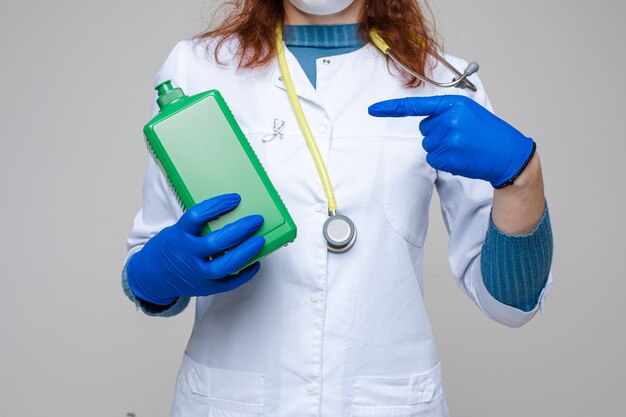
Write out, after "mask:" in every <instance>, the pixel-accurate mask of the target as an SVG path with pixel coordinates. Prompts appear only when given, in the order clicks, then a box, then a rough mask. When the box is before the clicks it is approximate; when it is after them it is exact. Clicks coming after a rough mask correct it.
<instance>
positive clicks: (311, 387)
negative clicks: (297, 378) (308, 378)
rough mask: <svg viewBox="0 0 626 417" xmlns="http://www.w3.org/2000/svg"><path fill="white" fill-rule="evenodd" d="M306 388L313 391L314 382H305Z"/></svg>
mask: <svg viewBox="0 0 626 417" xmlns="http://www.w3.org/2000/svg"><path fill="white" fill-rule="evenodd" d="M304 389H305V390H307V391H308V392H311V391H313V384H311V383H310V382H307V383H306V384H304Z"/></svg>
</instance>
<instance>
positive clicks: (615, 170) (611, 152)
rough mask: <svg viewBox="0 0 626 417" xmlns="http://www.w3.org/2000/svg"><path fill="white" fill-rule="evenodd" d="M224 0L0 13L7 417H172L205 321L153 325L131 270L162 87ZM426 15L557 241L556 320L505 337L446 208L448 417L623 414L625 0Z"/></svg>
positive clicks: (432, 285)
mask: <svg viewBox="0 0 626 417" xmlns="http://www.w3.org/2000/svg"><path fill="white" fill-rule="evenodd" d="M215 3H216V2H212V1H206V0H188V1H164V0H149V1H148V0H133V1H120V0H116V1H107V2H93V1H77V0H74V1H71V0H59V1H54V2H46V1H32V0H31V1H20V2H17V1H13V2H9V1H3V2H2V4H1V5H2V7H1V12H0V34H1V36H0V45H1V46H0V51H1V52H2V55H1V57H0V63H1V64H0V80H1V82H2V88H1V89H0V91H1V93H2V95H3V99H2V100H1V102H0V138H1V140H2V150H1V151H0V178H2V205H1V210H2V211H1V215H0V236H1V237H0V239H1V241H0V242H1V243H0V245H1V246H0V256H1V260H0V277H1V281H0V285H1V288H0V309H1V310H0V311H1V314H0V338H1V339H0V340H1V343H0V415H2V416H7V417H13V416H20V417H26V416H28V417H31V416H32V417H39V416H47V417H56V416H63V417H79V416H80V417H82V416H98V417H99V416H103V417H105V416H106V417H125V416H126V413H128V412H132V413H135V415H136V416H137V417H165V416H168V415H169V414H168V413H169V406H170V401H171V398H172V391H173V386H174V380H175V376H176V372H177V368H178V364H179V361H180V358H181V357H182V353H183V349H184V347H185V344H186V342H187V338H188V335H189V332H190V330H191V325H192V318H193V314H192V313H193V307H191V308H188V309H187V311H185V312H184V313H183V314H181V315H180V316H177V317H175V318H170V319H159V318H150V317H147V316H144V315H143V314H141V313H140V312H137V311H136V310H135V308H134V306H133V305H132V304H131V303H130V302H129V301H128V300H127V299H126V298H125V296H124V295H123V293H122V290H121V286H120V270H121V267H122V262H123V260H124V256H125V250H126V249H125V239H126V235H127V233H128V231H129V230H130V227H131V221H132V218H133V216H134V215H135V213H136V211H137V210H138V209H139V207H140V202H141V194H140V191H141V182H142V177H143V171H144V167H145V163H146V150H145V146H144V143H143V136H142V132H141V129H142V127H143V125H144V123H145V122H147V120H148V118H149V116H150V108H151V100H152V97H153V96H152V88H153V85H152V82H153V78H154V75H155V73H156V71H157V70H158V68H159V67H160V66H161V64H162V62H163V61H164V60H165V58H166V56H167V54H168V53H169V51H170V50H171V48H172V47H173V46H174V45H175V43H176V42H177V41H179V40H181V39H184V38H188V37H190V36H192V35H194V34H195V33H197V32H198V31H200V30H201V29H203V28H204V27H205V26H206V25H207V24H208V23H209V21H210V18H211V16H212V7H213V6H214V4H215ZM217 3H219V2H217ZM431 6H432V8H433V12H434V14H435V17H436V20H437V23H438V25H437V27H438V30H439V33H440V34H441V35H442V37H443V39H444V40H445V45H446V48H447V50H448V51H449V52H450V53H452V54H455V55H458V56H461V57H464V58H466V59H470V60H477V61H479V62H480V64H481V70H480V74H481V78H482V80H483V81H484V83H485V85H486V88H487V91H488V93H489V96H490V98H491V101H492V103H493V104H494V106H495V109H496V113H497V114H498V115H500V116H501V117H502V118H504V119H505V120H507V121H508V122H509V123H511V124H513V125H514V126H516V127H518V128H519V129H520V130H522V131H523V132H524V133H526V134H527V135H528V136H531V137H533V138H535V139H536V141H537V142H538V151H539V154H540V156H541V160H542V163H543V168H544V176H545V183H546V194H547V198H548V203H549V206H550V210H551V214H552V220H553V229H554V235H555V244H556V251H555V258H554V264H553V273H554V278H555V285H554V286H553V288H552V290H551V292H550V294H549V296H548V298H547V302H546V305H545V311H544V314H543V315H538V316H537V317H535V319H533V320H532V321H531V322H530V323H528V324H527V325H526V326H524V327H522V328H520V329H515V330H514V329H509V328H506V327H503V326H501V325H499V324H497V323H495V322H492V321H490V320H489V319H487V318H486V317H484V316H483V315H482V314H481V313H480V312H479V311H478V309H477V308H476V307H475V306H474V305H473V304H472V303H471V301H470V300H469V299H467V298H465V297H464V296H463V295H462V294H461V292H460V291H459V290H458V289H457V288H456V285H455V284H454V280H453V278H452V276H451V273H450V270H449V267H448V264H447V259H446V254H445V247H446V239H447V238H446V233H445V229H444V226H443V222H442V221H441V215H440V214H439V209H438V201H436V200H435V201H433V206H432V214H431V219H432V223H431V228H430V233H429V236H428V240H427V243H426V254H425V259H426V261H425V287H426V300H427V301H426V302H427V306H428V310H429V313H430V315H431V320H432V325H433V328H434V332H435V337H436V339H437V343H438V347H439V353H440V356H441V359H442V362H443V364H444V373H445V378H444V384H445V387H446V391H447V397H448V401H449V405H450V409H451V413H452V416H453V417H500V416H510V417H527V416H568V417H578V416H580V417H583V416H584V417H588V416H595V415H598V416H599V415H605V416H616V415H623V412H624V411H623V405H622V402H623V401H622V399H623V390H624V388H625V387H626V377H625V375H626V366H625V360H624V354H625V353H626V315H625V314H624V310H623V305H624V302H623V300H624V299H625V298H626V279H625V278H626V276H625V273H624V268H623V266H622V264H623V262H624V255H623V254H622V253H621V251H622V250H623V248H624V244H623V239H624V236H625V235H626V230H625V229H626V228H625V224H626V222H625V220H624V214H625V213H626V204H625V187H624V181H623V180H624V162H625V157H624V155H625V154H626V145H625V141H626V137H625V135H624V128H623V123H624V116H623V113H624V110H625V109H626V106H625V105H624V96H625V94H624V93H625V92H626V91H625V90H626V88H625V83H624V82H623V80H622V77H621V76H622V72H623V68H625V67H626V58H625V56H626V54H625V52H626V51H625V50H624V44H623V41H624V39H626V30H625V26H626V25H624V16H625V15H626V2H624V1H622V0H598V1H594V2H583V1H571V0H550V1H545V0H527V1H524V2H513V1H502V0H474V1H464V0H431ZM333 417H334V416H333Z"/></svg>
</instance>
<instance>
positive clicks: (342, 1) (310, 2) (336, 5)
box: [289, 0, 354, 16]
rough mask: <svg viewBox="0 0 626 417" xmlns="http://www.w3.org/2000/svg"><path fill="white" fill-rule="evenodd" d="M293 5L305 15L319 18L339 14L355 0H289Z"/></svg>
mask: <svg viewBox="0 0 626 417" xmlns="http://www.w3.org/2000/svg"><path fill="white" fill-rule="evenodd" d="M289 1H290V2H291V4H293V5H294V6H296V7H297V8H298V9H300V10H301V11H303V12H305V13H309V14H314V15H318V16H325V15H329V14H334V13H339V12H340V11H342V10H344V9H345V8H347V7H348V6H349V5H351V4H352V2H353V1H354V0H289Z"/></svg>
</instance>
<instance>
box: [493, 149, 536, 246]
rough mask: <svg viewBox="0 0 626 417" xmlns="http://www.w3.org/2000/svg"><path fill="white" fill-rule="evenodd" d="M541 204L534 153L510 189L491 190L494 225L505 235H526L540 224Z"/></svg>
mask: <svg viewBox="0 0 626 417" xmlns="http://www.w3.org/2000/svg"><path fill="white" fill-rule="evenodd" d="M544 204H545V197H544V192H543V177H542V174H541V162H540V161H539V154H538V153H535V155H534V156H533V158H532V159H531V161H530V163H529V164H528V166H527V167H526V169H525V170H524V171H523V172H522V174H521V175H520V176H519V177H518V178H517V179H516V180H515V183H514V184H513V185H510V186H508V187H505V188H501V189H494V193H493V211H492V218H493V222H494V224H495V225H496V227H497V228H498V229H499V230H501V231H502V232H504V233H506V234H509V235H525V234H528V233H530V232H532V231H533V229H534V228H535V227H536V226H537V224H539V221H540V220H541V217H542V216H543V213H544Z"/></svg>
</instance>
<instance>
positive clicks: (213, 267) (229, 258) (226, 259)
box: [126, 194, 265, 305]
mask: <svg viewBox="0 0 626 417" xmlns="http://www.w3.org/2000/svg"><path fill="white" fill-rule="evenodd" d="M240 201H241V197H240V196H239V195H238V194H224V195H221V196H218V197H214V198H210V199H208V200H205V201H203V202H201V203H198V204H196V205H195V206H193V207H192V208H190V209H189V210H187V212H186V213H184V214H183V215H182V216H181V218H180V219H179V220H178V222H177V223H175V224H174V225H172V226H169V227H166V228H165V229H163V230H161V231H160V232H159V233H158V234H157V235H156V236H154V237H153V238H152V239H150V240H149V241H148V242H147V243H146V245H145V246H144V247H143V248H142V249H141V250H140V251H139V252H137V253H135V254H134V255H133V256H132V257H131V258H130V260H129V261H128V264H127V265H126V275H127V278H128V286H129V287H130V289H131V290H132V292H133V293H134V294H135V295H136V296H137V297H139V298H141V299H142V300H145V301H148V302H150V303H153V304H159V305H168V304H171V303H173V302H174V301H175V300H176V298H177V297H179V296H189V297H193V296H206V295H210V294H216V293H220V292H225V291H230V290H233V289H235V288H237V287H239V286H240V285H243V284H245V283H246V282H248V281H249V280H250V279H252V277H253V276H254V275H255V274H256V273H257V271H258V270H259V267H260V264H259V262H255V263H254V264H253V265H250V266H249V267H247V268H246V269H244V270H242V271H241V272H239V273H238V274H237V275H232V276H230V274H232V273H234V272H236V271H238V270H239V269H240V268H241V267H243V266H244V265H245V264H246V263H247V262H248V261H249V260H250V259H251V258H252V257H254V256H255V255H256V254H257V253H258V252H259V251H260V250H261V248H262V247H263V245H264V244H265V239H264V238H263V236H253V237H250V236H251V235H252V234H254V233H255V232H256V231H257V230H259V228H260V227H261V225H262V224H263V217H262V216H260V215H253V216H247V217H244V218H242V219H239V220H237V221H235V222H233V223H230V224H228V225H226V226H224V227H222V228H221V229H218V230H214V231H212V232H210V233H208V234H207V235H205V236H200V235H199V233H200V231H201V230H202V228H203V227H204V225H205V224H206V222H207V221H209V220H212V219H215V218H217V217H219V216H220V215H222V214H224V213H227V212H229V211H231V210H233V209H234V208H235V207H237V205H238V204H239V202H240ZM249 237H250V238H249ZM248 238H249V239H248ZM226 249H230V250H229V251H228V252H226V253H225V254H224V255H222V256H219V257H217V258H215V259H214V260H208V258H209V257H210V256H211V255H214V254H216V253H219V252H222V251H224V250H226Z"/></svg>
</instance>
